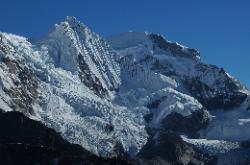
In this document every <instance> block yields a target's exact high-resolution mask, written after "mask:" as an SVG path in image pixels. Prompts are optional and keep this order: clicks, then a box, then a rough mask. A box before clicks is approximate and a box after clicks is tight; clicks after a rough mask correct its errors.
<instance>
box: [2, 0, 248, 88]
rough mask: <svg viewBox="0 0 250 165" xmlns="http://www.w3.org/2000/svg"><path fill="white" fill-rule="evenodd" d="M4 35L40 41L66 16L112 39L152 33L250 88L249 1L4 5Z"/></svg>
mask: <svg viewBox="0 0 250 165" xmlns="http://www.w3.org/2000/svg"><path fill="white" fill-rule="evenodd" d="M0 5H1V6H0V9H1V10H0V31H4V32H11V33H15V34H19V35H23V36H26V37H32V38H37V37H39V36H43V35H44V34H46V33H47V32H48V31H49V30H51V29H52V27H53V25H54V24H55V23H58V22H60V21H62V20H63V19H64V18H65V17H66V16H67V15H70V16H75V17H77V18H78V19H79V20H81V21H82V22H83V23H85V24H86V25H88V26H89V27H90V28H91V29H92V30H93V31H95V32H97V33H99V34H101V35H102V36H108V35H111V34H116V33H119V32H124V31H129V30H133V31H148V32H155V33H160V34H163V35H165V37H166V38H167V39H169V40H172V41H177V42H179V43H182V44H184V45H186V46H189V47H193V48H197V49H198V50H199V51H200V52H201V56H202V60H203V61H204V62H206V63H210V64H216V65H218V66H220V67H224V68H225V69H226V71H228V72H229V73H230V74H232V75H233V76H234V77H236V78H237V79H239V80H240V81H242V82H243V84H245V85H247V86H248V87H249V88H250V65H249V64H250V50H249V49H250V1H249V0H209V1H201V0H68V1H66V0H37V1H36V0H1V2H0Z"/></svg>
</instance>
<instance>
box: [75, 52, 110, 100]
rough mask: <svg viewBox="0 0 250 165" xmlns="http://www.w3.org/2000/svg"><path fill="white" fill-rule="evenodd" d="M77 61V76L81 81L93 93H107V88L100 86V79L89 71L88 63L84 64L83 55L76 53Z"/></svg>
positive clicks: (103, 94) (104, 94)
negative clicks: (78, 69)
mask: <svg viewBox="0 0 250 165" xmlns="http://www.w3.org/2000/svg"><path fill="white" fill-rule="evenodd" d="M78 63H79V68H80V70H81V71H80V73H79V77H80V79H81V80H82V82H83V83H84V84H85V85H86V86H87V87H89V88H90V89H91V90H93V91H94V93H95V94H96V95H98V96H100V97H105V96H107V95H108V91H107V89H105V88H104V87H103V86H102V83H101V81H100V80H99V79H98V78H97V77H96V76H95V75H94V74H92V73H91V71H90V69H89V67H88V65H87V64H86V62H85V60H84V57H83V56H82V55H81V54H79V55H78Z"/></svg>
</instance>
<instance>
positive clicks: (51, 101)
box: [0, 17, 250, 159]
mask: <svg viewBox="0 0 250 165" xmlns="http://www.w3.org/2000/svg"><path fill="white" fill-rule="evenodd" d="M0 35H1V38H2V40H1V43H0V61H1V63H0V86H1V88H0V96H1V97H0V108H1V109H3V110H5V111H20V112H22V113H24V114H25V115H26V116H28V117H30V118H32V119H34V120H37V121H40V122H42V123H43V124H44V125H46V126H48V127H50V128H53V129H54V130H56V131H57V132H59V133H60V134H61V135H62V136H63V138H65V139H66V140H67V141H69V142H71V143H74V144H79V145H81V146H82V147H84V148H85V149H87V150H88V151H90V152H92V153H94V154H96V155H99V156H101V157H114V156H117V155H116V154H117V153H116V149H117V147H118V146H122V148H121V149H120V148H119V149H120V150H123V152H125V153H127V154H128V155H129V156H130V157H132V158H133V157H135V156H136V155H137V154H138V153H139V152H140V151H141V149H142V148H143V147H144V146H145V145H146V144H147V142H148V140H149V138H150V137H149V136H150V135H149V133H148V131H147V128H154V129H162V128H164V126H165V125H166V123H169V122H173V121H174V120H173V121H172V118H170V119H169V118H167V117H168V116H169V115H174V117H176V118H177V119H178V118H181V120H183V123H184V124H183V125H181V124H180V127H185V122H186V121H188V122H190V121H192V122H197V123H195V124H197V125H199V126H198V127H197V128H195V129H192V131H193V130H195V131H198V134H199V136H200V137H199V138H196V139H195V138H190V137H188V135H187V134H188V133H190V132H185V131H186V130H189V129H190V128H188V129H187V128H183V130H185V131H184V133H183V132H181V131H183V130H182V128H181V130H176V131H178V132H179V131H180V132H181V134H182V139H183V140H184V141H186V142H188V143H190V144H192V145H195V146H197V147H198V148H201V149H202V150H205V151H206V152H208V153H209V154H215V155H218V154H225V153H228V152H230V151H232V150H235V149H238V148H239V147H240V146H239V142H241V141H245V140H249V138H250V133H248V132H249V131H248V129H249V128H250V122H249V121H250V111H249V107H250V104H249V100H250V93H249V91H248V89H247V88H246V87H245V86H244V85H242V84H241V83H240V82H239V81H238V80H236V79H235V78H233V77H232V76H231V75H229V74H228V73H227V72H225V71H224V69H223V68H219V67H217V66H214V65H208V64H205V63H203V61H202V59H201V57H200V53H199V52H198V51H197V50H195V49H193V48H189V47H186V46H183V45H181V44H179V43H175V42H171V41H168V40H167V39H166V38H165V37H163V36H162V35H158V34H154V33H148V32H125V33H122V34H118V35H113V36H110V37H107V38H103V37H101V36H99V35H98V34H96V33H94V32H92V31H91V30H90V29H89V28H88V27H87V26H86V25H84V24H83V23H81V22H80V21H78V20H77V19H76V18H74V17H67V18H66V19H65V20H64V21H63V22H61V23H59V24H56V25H55V26H54V28H53V29H52V30H51V31H50V32H49V33H48V34H47V35H46V36H44V37H43V38H40V39H38V40H29V39H27V38H25V37H21V36H17V35H13V34H8V33H2V32H1V33H0ZM198 112H202V113H201V114H202V115H200V114H199V115H198V119H197V120H198V121H196V118H197V114H196V113H198ZM179 115H180V116H179ZM146 116H150V118H149V119H146ZM193 118H194V119H193ZM207 123H209V124H208V125H207ZM164 124H165V125H164ZM172 124H173V127H174V128H176V129H179V128H180V127H175V126H176V125H178V123H172ZM197 129H198V130H197ZM192 133H194V132H192ZM222 152H223V153H222ZM223 159H224V157H223Z"/></svg>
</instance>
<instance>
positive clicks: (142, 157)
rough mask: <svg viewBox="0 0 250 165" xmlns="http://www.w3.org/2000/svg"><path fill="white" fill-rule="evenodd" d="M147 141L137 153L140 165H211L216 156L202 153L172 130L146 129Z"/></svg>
mask: <svg viewBox="0 0 250 165" xmlns="http://www.w3.org/2000/svg"><path fill="white" fill-rule="evenodd" d="M148 133H149V135H150V139H149V142H148V143H147V144H146V145H145V146H144V147H143V149H142V150H141V152H140V153H139V154H138V159H137V161H136V162H137V164H141V165H151V164H153V165H163V164H164V165H190V164H192V165H198V164H199V165H200V164H205V165H210V164H211V165H213V164H216V158H215V157H212V156H209V155H206V154H203V153H201V152H200V151H198V150H196V149H194V148H192V147H191V145H189V144H187V143H186V142H184V141H183V140H182V139H181V138H180V136H178V135H177V134H176V133H174V132H172V131H167V130H156V129H148Z"/></svg>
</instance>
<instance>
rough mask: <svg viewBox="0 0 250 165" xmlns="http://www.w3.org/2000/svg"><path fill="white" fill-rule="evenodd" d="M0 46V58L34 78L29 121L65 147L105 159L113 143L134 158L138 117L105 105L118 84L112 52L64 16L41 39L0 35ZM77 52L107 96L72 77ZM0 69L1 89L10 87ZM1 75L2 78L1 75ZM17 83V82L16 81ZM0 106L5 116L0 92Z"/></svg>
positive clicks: (142, 138)
mask: <svg viewBox="0 0 250 165" xmlns="http://www.w3.org/2000/svg"><path fill="white" fill-rule="evenodd" d="M1 35H2V36H3V39H4V43H1V44H3V45H8V47H10V48H11V50H13V51H12V52H10V53H3V52H2V50H1V51H0V52H1V55H3V56H9V57H11V58H13V59H16V60H18V61H21V62H22V63H23V64H27V66H28V67H29V69H30V70H32V71H34V73H35V75H36V76H37V77H38V78H39V87H38V89H37V90H38V92H39V96H38V99H37V101H36V103H35V104H34V105H33V107H34V109H35V113H36V116H32V118H33V119H36V120H40V121H41V122H42V123H44V124H45V125H47V126H48V127H51V128H53V129H55V130H56V131H58V132H59V133H61V135H62V136H63V137H64V138H65V139H66V140H68V141H69V142H72V143H75V144H80V145H82V146H83V147H84V148H85V149H87V150H89V151H91V152H93V153H95V154H97V155H100V156H103V157H110V156H112V154H113V148H114V146H115V145H116V144H117V143H120V144H122V146H123V148H124V150H125V151H126V152H128V153H129V154H130V155H131V156H134V155H135V154H136V153H137V152H139V150H140V149H141V148H142V147H143V146H144V145H145V144H146V142H147V136H148V135H147V133H146V131H145V124H144V120H143V116H142V115H141V114H140V113H138V114H137V113H134V112H132V111H129V110H128V109H127V107H124V106H119V105H117V104H114V103H112V102H111V101H110V99H112V98H113V94H114V91H111V90H109V89H111V88H113V89H115V88H117V87H118V86H119V85H120V83H121V82H120V81H121V80H120V70H119V66H118V64H117V63H116V62H115V60H114V58H115V57H114V55H115V53H114V52H113V51H112V48H111V47H110V46H109V45H108V44H107V43H106V42H105V41H104V40H103V39H101V38H100V37H99V36H98V35H96V34H95V33H92V32H91V31H90V30H89V29H88V28H87V27H86V26H85V25H83V24H81V23H80V22H78V21H77V20H76V19H75V18H72V17H68V18H67V19H66V20H65V21H64V22H62V23H60V24H59V25H55V29H54V30H53V31H52V32H51V33H49V35H48V36H47V37H45V38H43V39H42V40H39V41H37V42H34V43H30V42H29V41H28V40H27V39H26V38H24V37H20V36H16V35H12V34H7V33H1ZM79 53H81V54H82V55H83V56H84V59H85V61H86V63H87V64H88V66H89V67H90V70H91V73H92V74H94V75H95V76H96V77H98V78H99V79H100V81H101V84H102V85H103V86H104V87H105V88H106V89H107V90H108V92H109V93H110V95H109V96H110V97H108V98H100V97H99V96H97V95H95V94H94V92H93V91H92V90H91V89H90V88H88V87H87V86H85V85H84V84H83V83H82V82H81V80H80V78H79V76H78V70H79V67H78V63H77V55H78V54H79ZM1 65H2V68H3V69H2V68H0V72H1V73H2V74H1V77H0V80H1V81H0V82H1V87H2V88H3V87H4V88H15V85H14V84H13V83H12V82H11V80H9V79H8V75H7V74H8V71H7V69H5V70H4V67H6V66H5V64H4V63H1ZM5 72H6V73H5ZM16 79H17V78H16ZM2 88H1V89H2ZM0 94H1V99H0V103H1V104H0V105H1V107H0V108H2V109H4V110H5V111H10V110H11V108H10V107H9V105H10V104H8V99H10V98H8V96H7V95H6V94H5V93H4V92H3V91H2V90H1V91H0Z"/></svg>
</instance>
